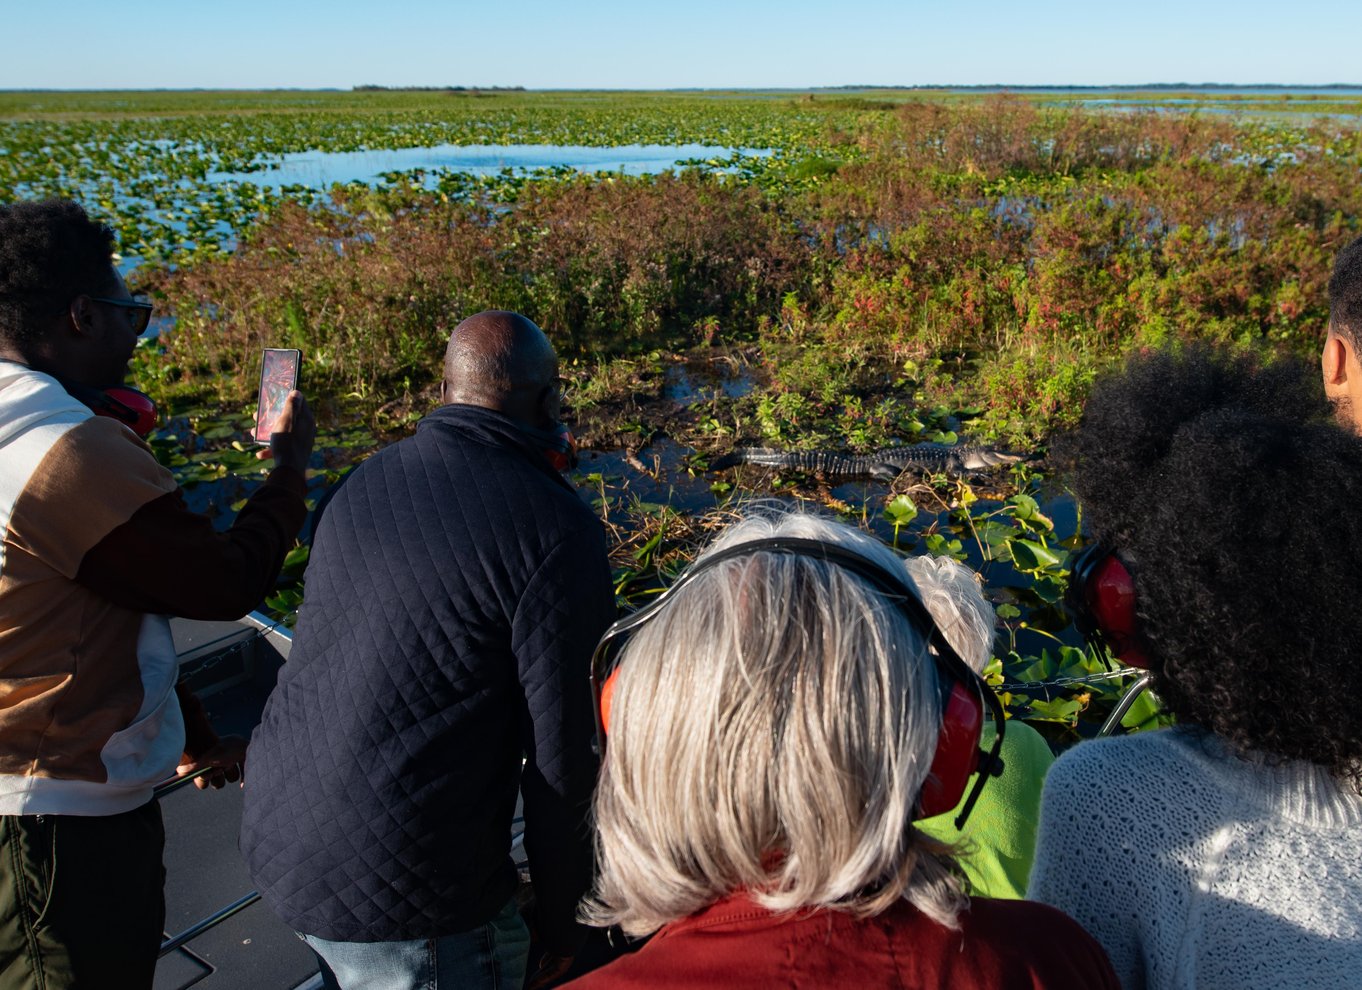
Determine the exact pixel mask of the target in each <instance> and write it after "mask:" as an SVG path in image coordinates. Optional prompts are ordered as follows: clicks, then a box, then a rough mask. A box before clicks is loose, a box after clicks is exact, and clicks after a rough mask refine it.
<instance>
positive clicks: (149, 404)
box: [93, 385, 160, 440]
mask: <svg viewBox="0 0 1362 990" xmlns="http://www.w3.org/2000/svg"><path fill="white" fill-rule="evenodd" d="M102 395H103V398H104V401H103V402H100V403H98V404H96V405H95V406H94V407H93V409H94V413H95V415H96V416H110V417H112V418H114V419H117V420H119V421H121V422H123V423H126V424H127V426H128V428H129V429H131V430H132V432H134V433H136V434H137V435H138V436H139V437H141V438H142V439H144V440H145V439H146V438H147V437H148V436H150V435H151V431H152V430H154V429H156V424H157V423H158V422H159V421H160V414H159V412H158V410H157V409H156V403H155V402H154V401H152V398H151V396H149V395H147V393H145V392H142V391H139V390H137V389H135V388H132V387H130V386H128V385H114V386H112V387H111V388H106V389H104V391H103V393H102Z"/></svg>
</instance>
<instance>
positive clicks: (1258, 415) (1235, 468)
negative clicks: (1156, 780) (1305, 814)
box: [1056, 346, 1362, 785]
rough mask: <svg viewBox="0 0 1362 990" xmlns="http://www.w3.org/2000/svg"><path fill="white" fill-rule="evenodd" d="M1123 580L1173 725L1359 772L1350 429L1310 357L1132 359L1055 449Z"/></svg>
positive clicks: (1361, 579) (1359, 540) (1196, 353)
mask: <svg viewBox="0 0 1362 990" xmlns="http://www.w3.org/2000/svg"><path fill="white" fill-rule="evenodd" d="M1056 447H1057V450H1058V451H1059V452H1060V456H1061V458H1062V459H1063V461H1064V462H1067V464H1068V470H1069V472H1070V480H1071V484H1072V487H1073V489H1074V492H1075V494H1077V496H1078V498H1079V500H1080V502H1081V504H1082V506H1083V511H1084V513H1085V518H1086V519H1087V520H1088V523H1089V527H1090V529H1091V531H1092V532H1093V534H1094V535H1096V536H1098V537H1099V538H1102V539H1105V540H1108V541H1109V542H1110V543H1112V544H1113V545H1114V546H1115V548H1116V550H1117V552H1119V553H1120V554H1121V555H1122V557H1123V558H1124V559H1125V560H1126V561H1127V563H1128V564H1129V566H1130V567H1131V569H1132V570H1133V572H1134V575H1135V585H1136V595H1137V605H1136V607H1137V612H1138V615H1139V624H1138V632H1137V637H1138V642H1139V645H1140V646H1141V648H1142V649H1143V650H1144V651H1145V654H1146V656H1147V657H1148V658H1149V660H1150V665H1151V670H1152V671H1153V673H1154V675H1155V689H1156V691H1157V692H1158V695H1159V697H1160V699H1161V700H1162V701H1163V703H1164V705H1165V707H1166V708H1167V709H1168V710H1169V711H1171V712H1172V713H1173V714H1174V715H1175V716H1176V717H1177V719H1178V721H1179V722H1180V723H1183V724H1190V725H1195V726H1199V727H1201V728H1203V729H1209V730H1211V731H1213V732H1215V733H1217V734H1218V735H1220V736H1221V737H1222V738H1224V739H1226V740H1228V741H1229V742H1230V744H1231V745H1232V746H1233V747H1235V749H1237V750H1238V751H1240V752H1247V751H1257V752H1260V753H1265V754H1268V755H1269V756H1272V757H1276V758H1289V759H1302V760H1308V761H1310V762H1312V763H1316V764H1319V765H1322V766H1324V767H1326V768H1328V769H1329V770H1330V771H1331V772H1332V773H1333V774H1334V775H1335V776H1338V777H1340V778H1349V779H1350V780H1351V781H1352V782H1353V783H1354V785H1356V784H1357V783H1358V782H1359V780H1362V709H1359V707H1358V706H1359V702H1362V663H1359V662H1358V660H1359V657H1362V623H1359V621H1358V618H1357V614H1358V610H1357V595H1358V591H1359V589H1362V555H1360V554H1358V553H1357V549H1356V548H1357V547H1359V546H1362V511H1360V510H1359V506H1362V439H1359V438H1358V437H1356V436H1354V435H1353V434H1352V433H1350V432H1348V431H1347V430H1345V429H1344V428H1343V427H1341V426H1339V425H1338V424H1337V423H1336V422H1335V421H1334V420H1333V419H1332V418H1331V415H1330V407H1329V405H1328V402H1327V401H1326V400H1325V398H1324V396H1323V394H1322V390H1321V389H1320V385H1319V379H1318V369H1317V368H1316V367H1314V366H1313V365H1311V364H1309V363H1306V362H1300V361H1296V360H1294V359H1278V360H1276V361H1274V362H1273V363H1270V364H1264V363H1262V362H1260V361H1259V360H1257V359H1255V358H1253V357H1249V356H1243V355H1239V356H1235V355H1232V354H1229V353H1227V352H1225V351H1221V350H1214V349H1211V348H1209V347H1205V346H1196V347H1189V348H1187V349H1185V350H1183V351H1182V352H1180V353H1175V352H1173V351H1161V352H1154V353H1146V354H1142V355H1137V356H1135V357H1133V358H1131V359H1130V360H1129V361H1128V362H1127V364H1126V367H1125V369H1124V370H1123V371H1122V372H1121V373H1119V374H1116V375H1112V376H1109V377H1107V378H1105V379H1104V380H1102V381H1100V382H1099V383H1098V384H1097V385H1096V386H1095V388H1094V390H1093V393H1092V397H1091V399H1090V401H1089V403H1088V406H1087V409H1086V411H1085V413H1084V417H1083V420H1082V422H1081V423H1080V425H1079V426H1078V428H1077V429H1076V430H1075V431H1074V432H1073V433H1071V434H1070V435H1069V436H1067V437H1065V438H1062V439H1061V441H1060V442H1058V443H1057V445H1056Z"/></svg>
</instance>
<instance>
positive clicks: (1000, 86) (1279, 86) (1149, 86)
mask: <svg viewBox="0 0 1362 990" xmlns="http://www.w3.org/2000/svg"><path fill="white" fill-rule="evenodd" d="M817 88H819V89H901V90H919V89H927V90H960V91H964V92H985V93H987V92H993V91H995V90H1008V91H1010V92H1014V93H1028V92H1041V93H1044V92H1050V91H1053V90H1076V91H1081V92H1088V91H1092V92H1101V93H1110V92H1118V93H1119V92H1130V93H1146V92H1149V91H1150V90H1170V91H1171V90H1184V89H1214V90H1220V89H1228V90H1235V89H1270V90H1296V89H1309V90H1316V89H1323V90H1329V89H1362V83H1342V82H1336V83H1320V84H1319V85H1317V86H1313V85H1312V86H1307V85H1298V84H1288V83H1213V82H1202V83H1189V82H1174V83H1142V84H1140V85H1138V86H1130V85H1119V86H1064V85H1060V84H1055V85H1049V86H1015V85H1009V84H1008V83H979V84H976V85H973V86H960V85H955V84H952V83H941V84H935V85H926V84H924V85H918V86H901V85H880V84H878V83H856V84H854V85H846V86H820V87H817Z"/></svg>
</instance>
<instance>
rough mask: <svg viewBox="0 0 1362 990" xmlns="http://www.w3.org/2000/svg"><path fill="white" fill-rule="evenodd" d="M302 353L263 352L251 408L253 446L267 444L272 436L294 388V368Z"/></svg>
mask: <svg viewBox="0 0 1362 990" xmlns="http://www.w3.org/2000/svg"><path fill="white" fill-rule="evenodd" d="M302 361H303V353H302V351H297V350H292V349H289V348H276V347H267V348H265V356H264V359H263V360H262V361H261V363H260V398H259V400H258V401H257V403H256V406H255V433H254V434H253V435H254V437H255V442H256V443H269V442H270V434H271V433H273V432H274V424H275V421H276V420H278V419H279V414H280V413H282V412H283V411H284V404H285V403H286V402H288V394H289V393H290V392H292V391H293V390H294V389H295V388H297V387H298V366H299V365H300V364H302Z"/></svg>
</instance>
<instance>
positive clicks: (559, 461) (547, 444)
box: [521, 423, 577, 474]
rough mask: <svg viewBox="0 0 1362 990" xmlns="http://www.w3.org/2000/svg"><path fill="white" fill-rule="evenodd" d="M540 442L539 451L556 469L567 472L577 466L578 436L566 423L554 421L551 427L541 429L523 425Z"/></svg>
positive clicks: (562, 472) (563, 472) (561, 472)
mask: <svg viewBox="0 0 1362 990" xmlns="http://www.w3.org/2000/svg"><path fill="white" fill-rule="evenodd" d="M521 429H522V430H524V431H525V432H526V433H527V434H529V435H530V436H532V437H534V439H535V441H536V442H538V443H539V445H540V446H539V451H540V453H542V454H543V455H544V456H545V457H547V458H548V459H549V463H550V464H552V465H553V468H554V470H555V471H557V472H559V473H560V474H566V473H567V472H568V471H571V470H572V469H573V468H575V467H576V466H577V438H576V437H574V436H573V435H572V431H571V430H569V429H568V426H567V424H566V423H554V424H553V427H552V428H551V429H547V430H540V429H536V428H535V427H532V426H522V427H521Z"/></svg>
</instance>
